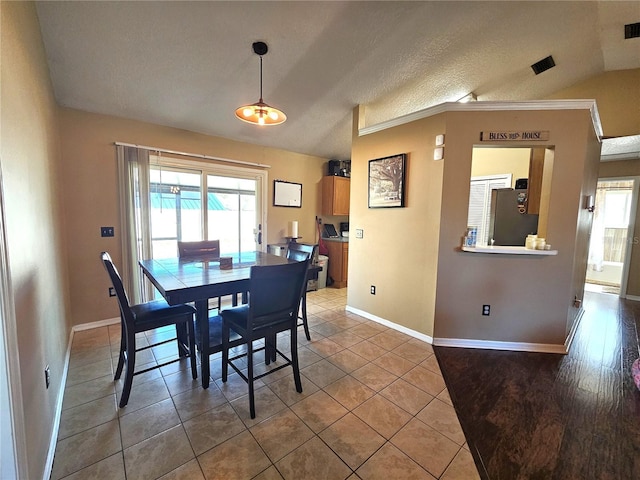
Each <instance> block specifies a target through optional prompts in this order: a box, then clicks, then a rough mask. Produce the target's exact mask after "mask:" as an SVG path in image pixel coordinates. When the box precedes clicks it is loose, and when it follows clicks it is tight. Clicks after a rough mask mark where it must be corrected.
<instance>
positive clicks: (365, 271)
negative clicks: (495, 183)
mask: <svg viewBox="0 0 640 480" xmlns="http://www.w3.org/2000/svg"><path fill="white" fill-rule="evenodd" d="M354 116H355V117H357V115H354ZM441 133H444V118H443V117H441V116H438V117H431V118H426V119H423V120H420V121H417V122H413V123H410V124H407V125H403V126H400V127H395V128H391V129H388V130H385V131H382V132H379V133H376V134H372V135H366V136H363V137H358V136H357V130H356V133H355V135H354V138H353V147H352V152H351V208H350V220H349V222H350V236H349V237H350V242H349V291H348V299H347V301H348V304H349V306H350V307H353V308H356V309H359V310H362V311H364V312H368V313H369V314H371V315H374V316H377V317H380V318H382V319H385V320H389V321H391V322H393V323H396V324H399V325H403V326H405V327H408V328H410V329H412V330H415V331H417V332H420V333H423V334H425V335H429V336H431V335H432V334H433V311H434V307H435V291H436V269H437V262H438V258H437V254H438V231H439V229H440V210H441V200H440V199H441V195H442V169H443V166H444V163H443V162H437V161H433V145H434V144H435V137H436V135H438V134H441ZM445 151H446V148H445ZM399 153H406V154H407V169H406V192H405V195H406V196H405V205H406V206H405V208H368V206H367V193H368V176H367V175H368V161H369V160H373V159H375V158H382V157H387V156H390V155H395V154H399ZM468 198H469V188H468V186H467V200H468ZM465 222H466V218H465ZM356 229H363V230H364V237H363V238H362V239H357V238H355V230H356ZM371 285H375V286H376V295H371V294H370V292H369V290H370V286H371Z"/></svg>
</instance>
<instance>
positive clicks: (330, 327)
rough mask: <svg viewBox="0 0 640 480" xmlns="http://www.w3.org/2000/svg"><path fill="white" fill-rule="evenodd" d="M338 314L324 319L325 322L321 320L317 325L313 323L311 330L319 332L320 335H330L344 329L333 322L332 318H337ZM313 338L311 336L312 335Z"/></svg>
mask: <svg viewBox="0 0 640 480" xmlns="http://www.w3.org/2000/svg"><path fill="white" fill-rule="evenodd" d="M338 318H340V317H338V316H334V317H333V318H331V319H326V320H327V321H326V322H323V323H321V324H319V325H314V326H313V327H312V328H311V330H313V331H314V332H317V333H319V334H320V335H322V336H324V337H330V336H332V335H336V334H337V333H340V332H342V331H343V330H344V328H342V327H339V326H338V325H336V324H335V323H334V320H337V319H338ZM312 338H313V337H312Z"/></svg>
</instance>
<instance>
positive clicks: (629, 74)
mask: <svg viewBox="0 0 640 480" xmlns="http://www.w3.org/2000/svg"><path fill="white" fill-rule="evenodd" d="M638 85H640V68H636V69H633V70H616V71H613V72H605V73H603V74H602V75H597V76H595V77H593V78H590V79H588V80H586V81H584V82H580V83H577V84H575V85H572V86H571V87H569V88H565V89H563V90H560V91H558V92H556V93H554V94H553V95H551V96H549V98H551V99H563V98H593V99H595V101H596V103H597V105H598V113H599V114H600V121H601V122H602V129H603V131H604V136H605V137H620V136H627V135H638V134H640V87H638Z"/></svg>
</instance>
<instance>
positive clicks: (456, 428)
mask: <svg viewBox="0 0 640 480" xmlns="http://www.w3.org/2000/svg"><path fill="white" fill-rule="evenodd" d="M416 418H418V419H419V420H421V421H423V422H424V423H426V424H427V425H429V426H430V427H433V428H434V429H436V430H437V431H438V432H440V433H442V434H443V435H444V436H446V437H448V438H449V439H450V440H453V441H454V442H456V443H457V444H458V445H463V444H464V443H465V441H466V439H465V437H464V433H463V431H462V427H460V421H459V420H458V416H457V415H456V412H455V410H454V409H453V407H452V406H451V405H447V404H446V403H444V402H442V401H440V400H438V399H437V398H436V399H435V400H433V401H432V402H431V403H429V405H427V406H426V407H424V408H423V409H422V410H421V411H420V413H418V414H417V415H416Z"/></svg>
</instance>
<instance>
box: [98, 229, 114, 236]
mask: <svg viewBox="0 0 640 480" xmlns="http://www.w3.org/2000/svg"><path fill="white" fill-rule="evenodd" d="M113 234H114V230H113V227H100V236H101V237H113Z"/></svg>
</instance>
